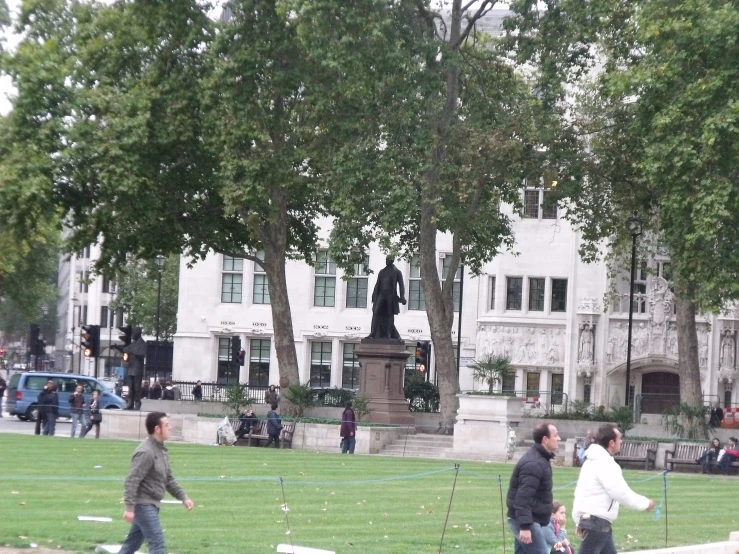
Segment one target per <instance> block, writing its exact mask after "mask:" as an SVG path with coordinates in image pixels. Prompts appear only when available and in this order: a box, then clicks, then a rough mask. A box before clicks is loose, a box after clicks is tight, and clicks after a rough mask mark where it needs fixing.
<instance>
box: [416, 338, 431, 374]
mask: <svg viewBox="0 0 739 554" xmlns="http://www.w3.org/2000/svg"><path fill="white" fill-rule="evenodd" d="M430 364H431V341H427V340H425V341H421V342H417V343H416V365H417V366H418V371H420V372H421V373H424V372H426V371H428V369H429V365H430Z"/></svg>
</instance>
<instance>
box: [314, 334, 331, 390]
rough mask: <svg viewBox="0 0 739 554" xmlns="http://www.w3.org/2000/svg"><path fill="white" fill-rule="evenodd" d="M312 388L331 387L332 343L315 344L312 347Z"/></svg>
mask: <svg viewBox="0 0 739 554" xmlns="http://www.w3.org/2000/svg"><path fill="white" fill-rule="evenodd" d="M310 386H311V387H317V388H327V387H330V386H331V343H330V342H313V343H311V345H310Z"/></svg>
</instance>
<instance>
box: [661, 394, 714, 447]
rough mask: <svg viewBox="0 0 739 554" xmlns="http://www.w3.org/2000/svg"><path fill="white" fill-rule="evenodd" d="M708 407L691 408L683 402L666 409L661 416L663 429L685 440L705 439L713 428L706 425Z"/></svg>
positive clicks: (709, 409)
mask: <svg viewBox="0 0 739 554" xmlns="http://www.w3.org/2000/svg"><path fill="white" fill-rule="evenodd" d="M710 411H711V408H710V406H691V405H690V404H686V403H685V402H683V403H682V404H677V405H674V406H670V407H669V408H667V409H666V410H665V411H664V413H663V414H662V423H663V425H664V426H665V429H666V430H667V431H669V432H670V433H672V434H673V435H677V436H679V437H682V438H686V439H707V438H708V437H709V436H710V433H711V431H713V427H712V426H711V425H710V424H709V423H708V421H709V418H708V416H709V413H710Z"/></svg>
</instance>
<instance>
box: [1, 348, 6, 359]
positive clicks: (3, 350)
mask: <svg viewBox="0 0 739 554" xmlns="http://www.w3.org/2000/svg"><path fill="white" fill-rule="evenodd" d="M4 357H5V349H4V348H0V358H4Z"/></svg>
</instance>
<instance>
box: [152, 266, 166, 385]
mask: <svg viewBox="0 0 739 554" xmlns="http://www.w3.org/2000/svg"><path fill="white" fill-rule="evenodd" d="M156 262H157V325H156V343H155V344H154V372H155V374H156V375H159V315H160V314H161V308H162V266H163V265H164V256H162V255H161V254H159V255H158V256H157V257H156Z"/></svg>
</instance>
